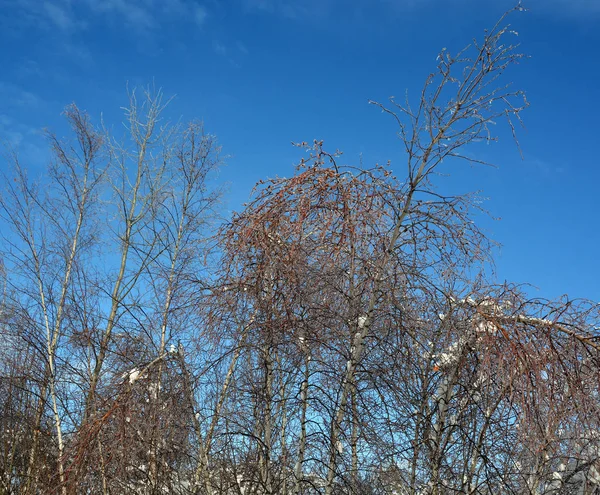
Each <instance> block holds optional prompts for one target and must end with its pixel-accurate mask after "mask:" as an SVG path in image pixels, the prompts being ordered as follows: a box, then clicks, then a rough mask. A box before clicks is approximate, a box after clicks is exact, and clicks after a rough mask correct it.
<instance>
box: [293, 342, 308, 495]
mask: <svg viewBox="0 0 600 495" xmlns="http://www.w3.org/2000/svg"><path fill="white" fill-rule="evenodd" d="M309 377H310V356H308V355H307V354H306V352H305V359H304V379H303V380H302V385H301V386H300V439H299V441H298V460H297V461H296V466H295V469H294V478H295V479H296V483H295V487H294V495H300V493H301V491H302V480H303V477H304V456H305V452H306V412H307V410H308V379H309Z"/></svg>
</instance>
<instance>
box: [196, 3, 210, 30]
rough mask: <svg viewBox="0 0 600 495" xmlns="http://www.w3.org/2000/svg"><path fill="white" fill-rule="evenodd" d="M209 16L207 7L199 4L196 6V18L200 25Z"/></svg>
mask: <svg viewBox="0 0 600 495" xmlns="http://www.w3.org/2000/svg"><path fill="white" fill-rule="evenodd" d="M207 17H208V12H207V11H206V8H204V7H202V6H201V5H197V6H196V7H195V8H194V20H195V21H196V24H198V26H202V25H203V24H204V23H205V22H206V18H207Z"/></svg>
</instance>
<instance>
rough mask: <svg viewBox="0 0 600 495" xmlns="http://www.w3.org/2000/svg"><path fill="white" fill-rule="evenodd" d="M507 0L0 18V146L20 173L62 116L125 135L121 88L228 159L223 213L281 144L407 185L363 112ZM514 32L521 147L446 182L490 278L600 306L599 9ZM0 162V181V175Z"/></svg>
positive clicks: (154, 1) (183, 1) (264, 2)
mask: <svg viewBox="0 0 600 495" xmlns="http://www.w3.org/2000/svg"><path fill="white" fill-rule="evenodd" d="M512 5H513V4H512V2H511V1H509V0H496V1H492V0H453V1H450V0H296V1H294V0H231V1H218V0H205V1H201V0H48V1H43V0H0V48H1V49H0V67H1V68H2V70H1V71H0V139H2V140H4V141H7V142H9V143H11V144H12V145H14V146H17V148H18V149H19V151H20V153H21V156H22V157H23V159H24V161H25V162H26V163H30V166H31V167H32V168H34V169H35V168H36V167H40V165H41V162H42V161H43V158H44V151H43V149H44V148H43V139H42V138H41V135H40V129H42V128H43V127H50V128H53V129H57V130H59V132H60V131H61V130H62V129H64V127H63V123H62V120H61V116H60V113H61V110H62V108H63V107H64V106H65V105H66V104H68V103H70V102H72V101H75V102H77V103H78V105H79V106H80V107H82V108H84V109H86V110H87V111H88V112H90V114H91V115H92V116H93V117H95V120H96V122H98V121H99V117H100V114H101V113H102V115H103V116H104V119H105V121H106V122H108V123H109V124H116V123H118V122H119V119H120V112H121V111H120V107H121V106H123V105H125V103H126V85H127V84H129V86H130V87H132V86H135V85H146V84H148V83H152V82H154V83H155V84H156V85H157V86H160V87H162V88H163V89H164V91H165V93H166V94H167V95H172V94H174V95H176V99H175V100H174V101H173V102H172V104H171V105H170V107H169V109H168V115H169V116H170V117H171V118H172V119H173V120H177V119H179V118H183V119H192V118H199V119H203V120H204V122H205V125H206V128H207V130H208V131H210V132H212V133H215V134H216V135H217V136H218V137H219V140H220V142H221V144H222V145H223V149H224V152H225V154H227V155H229V159H228V166H227V167H226V168H225V169H224V171H223V172H222V178H223V179H224V180H227V181H228V182H230V184H231V185H230V193H229V203H228V205H229V208H234V209H236V208H238V207H239V205H240V203H242V202H243V201H245V200H246V199H247V197H248V195H249V192H250V189H251V187H252V186H253V184H254V183H255V182H256V181H257V180H258V179H260V178H265V177H269V176H274V175H280V176H285V175H290V174H291V173H292V172H293V164H294V163H296V162H297V161H298V160H299V158H300V156H302V154H301V153H300V152H299V150H298V149H296V148H293V147H292V146H291V145H290V142H291V141H302V140H308V141H309V140H312V139H314V138H319V139H325V142H326V144H327V143H328V148H329V149H330V150H333V149H335V148H339V149H341V150H343V151H344V161H345V162H348V163H357V162H358V157H359V155H360V154H362V155H363V161H364V162H365V163H366V164H368V163H373V162H375V161H379V162H384V161H387V160H388V159H389V160H391V161H392V165H394V166H396V167H397V169H398V170H403V163H404V162H403V156H402V148H401V145H400V143H399V142H398V141H397V139H396V138H395V130H396V129H395V127H394V124H393V122H392V121H390V119H389V118H386V116H385V115H382V114H381V113H380V112H379V111H377V109H376V108H374V107H373V106H370V105H368V104H367V100H368V99H373V100H379V101H384V100H386V99H387V98H388V97H389V96H392V95H400V96H401V95H403V94H404V92H405V91H406V90H408V91H409V94H416V93H417V92H418V91H419V89H420V87H421V85H422V82H423V80H424V78H425V76H426V75H427V74H428V72H429V71H431V70H433V69H434V66H435V58H436V55H437V53H438V51H439V50H440V49H441V48H442V47H447V48H448V49H449V50H451V51H456V50H457V49H458V48H461V47H463V46H464V45H465V44H467V43H468V42H469V41H470V40H471V38H472V37H473V36H479V35H480V34H481V33H482V31H483V29H484V28H485V27H489V26H491V25H492V24H493V23H494V21H495V20H496V19H497V18H498V17H499V15H500V14H501V13H502V12H503V11H504V10H506V9H507V8H509V7H510V6H512ZM525 5H526V6H527V7H529V9H530V11H529V12H527V13H525V14H519V15H515V16H513V17H512V18H511V20H510V22H511V24H512V28H513V29H514V30H516V31H518V33H519V38H518V40H519V41H520V42H521V43H522V51H523V52H525V53H527V54H528V55H530V56H531V58H529V59H528V60H527V61H525V62H524V63H522V64H520V65H519V66H518V67H516V68H515V69H514V70H512V72H511V73H510V74H509V75H508V77H507V80H508V81H512V82H513V83H514V85H515V87H519V88H522V89H524V90H525V91H526V92H527V96H528V99H529V101H530V102H531V107H530V108H529V109H528V110H527V111H526V112H525V113H524V115H523V117H524V120H525V125H526V129H524V130H522V131H521V133H520V141H521V146H522V149H523V154H524V160H521V159H520V157H519V154H518V152H517V150H516V149H515V147H514V146H513V145H512V143H511V142H510V140H509V139H504V140H503V141H502V142H501V143H500V144H496V145H491V146H489V147H485V148H482V149H480V150H479V152H480V153H481V155H480V156H481V157H482V158H484V159H487V160H490V161H493V162H494V163H495V164H496V165H498V168H497V169H495V168H485V167H471V166H468V165H466V164H465V165H463V166H456V167H452V169H449V170H445V171H444V172H446V173H448V174H449V176H448V177H447V178H445V179H444V181H442V182H440V187H441V188H442V190H443V189H444V188H445V187H446V188H447V190H449V191H452V192H458V191H460V192H468V191H473V190H482V191H483V193H482V194H483V196H485V197H487V198H489V201H488V202H487V203H486V205H485V206H486V207H487V208H488V209H489V210H490V211H491V213H492V214H493V215H494V216H496V217H501V218H502V220H501V221H497V222H491V221H485V222H484V225H485V227H486V229H487V231H488V233H489V234H490V236H491V237H492V238H493V239H495V240H497V241H499V242H500V243H501V244H502V245H503V247H502V249H501V250H500V252H499V253H498V256H497V268H498V277H499V279H500V280H501V281H503V280H505V279H507V280H509V281H514V282H529V283H531V284H533V285H535V286H536V287H539V290H537V289H532V291H531V293H532V295H534V296H544V297H557V296H560V295H561V294H565V293H568V294H569V295H570V296H571V297H588V298H591V299H593V300H596V301H598V300H600V284H599V283H598V278H599V276H600V261H599V260H600V257H599V254H598V253H599V250H598V244H599V241H600V234H599V232H598V231H599V229H598V227H599V221H598V214H599V208H598V194H597V189H598V185H599V184H600V167H599V166H598V165H599V164H598V158H597V156H598V153H597V149H596V148H597V143H598V142H600V140H599V139H598V133H599V132H600V124H599V118H600V103H599V97H598V94H597V91H598V88H600V67H599V62H600V0H531V1H530V2H525ZM5 166H6V164H5V163H4V162H0V167H5Z"/></svg>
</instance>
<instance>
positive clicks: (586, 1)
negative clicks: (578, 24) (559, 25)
mask: <svg viewBox="0 0 600 495" xmlns="http://www.w3.org/2000/svg"><path fill="white" fill-rule="evenodd" d="M524 5H525V6H526V7H529V8H531V9H532V10H534V11H537V12H551V13H553V14H560V15H566V16H568V17H573V16H575V17H580V18H582V19H587V20H590V16H592V18H593V19H595V20H597V18H598V17H599V16H600V1H599V0H529V1H525V2H524Z"/></svg>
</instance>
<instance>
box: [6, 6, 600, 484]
mask: <svg viewBox="0 0 600 495" xmlns="http://www.w3.org/2000/svg"><path fill="white" fill-rule="evenodd" d="M504 22H505V18H502V19H501V21H500V22H499V23H498V24H497V25H496V26H495V27H494V28H493V29H492V30H490V31H488V32H486V34H485V37H484V39H483V40H482V41H481V42H474V43H473V45H471V46H470V47H468V48H467V49H465V50H464V51H462V52H460V53H459V54H458V55H456V56H452V55H450V54H449V53H448V51H447V50H445V49H444V50H443V51H442V52H441V53H440V56H439V57H438V60H439V65H438V68H437V71H436V72H434V73H433V74H432V75H431V76H430V77H428V78H427V80H426V83H425V85H424V88H423V91H422V93H421V94H420V97H419V98H418V101H417V102H416V104H411V102H410V101H409V99H407V100H406V101H405V102H404V103H398V102H396V101H395V100H392V101H391V103H390V105H389V106H386V105H383V104H379V103H375V104H376V105H378V106H379V107H380V108H381V109H382V110H384V111H385V112H386V113H388V114H390V115H392V116H393V118H394V120H395V122H396V123H397V125H398V135H399V138H400V140H401V142H402V144H403V148H404V151H405V154H406V169H405V173H403V174H398V177H397V176H396V175H395V174H396V173H398V172H399V171H398V170H395V171H393V170H392V168H391V165H390V164H387V165H384V166H380V165H375V166H372V167H364V166H361V167H353V166H348V165H341V164H340V163H338V162H340V160H341V159H340V154H339V153H338V152H336V153H328V152H327V151H326V150H325V148H324V145H323V143H322V142H320V141H315V142H314V143H312V144H311V145H309V144H307V143H301V144H299V147H300V148H301V149H303V150H304V151H305V152H306V158H304V159H303V160H302V161H301V163H300V164H299V166H298V168H297V170H296V173H295V174H294V175H293V176H292V177H290V178H276V179H270V180H266V181H261V182H260V183H259V184H258V185H257V187H256V189H255V191H254V194H253V197H252V199H251V201H250V202H249V204H247V205H244V209H243V210H242V211H241V212H239V213H235V214H233V216H232V217H231V218H230V219H229V220H228V221H226V222H225V223H222V224H221V225H218V222H217V219H218V216H217V207H218V202H219V198H220V191H219V190H218V188H217V187H215V184H216V182H215V181H214V173H215V172H216V171H217V169H218V168H219V166H220V164H221V158H220V149H219V147H218V145H217V143H216V140H215V138H214V137H213V136H211V135H209V134H207V133H205V132H204V130H203V128H202V126H201V125H200V124H198V123H191V124H189V125H187V126H169V125H166V124H164V123H163V122H162V121H161V118H162V115H163V110H164V106H165V105H164V104H163V102H162V96H161V94H160V93H154V94H153V93H151V92H146V93H144V95H143V97H142V98H141V99H140V98H138V97H136V93H135V92H133V93H131V94H130V100H131V101H130V105H129V107H128V110H127V112H126V120H127V135H126V136H125V137H124V138H123V139H116V138H115V137H114V136H112V135H111V134H110V133H108V132H107V131H105V130H100V129H96V128H95V127H94V126H93V125H92V123H91V121H90V119H89V118H88V116H87V115H86V114H85V113H84V112H82V111H80V110H79V109H78V108H77V107H75V106H71V107H69V108H67V110H66V112H65V115H66V118H67V120H68V122H69V124H70V125H71V130H72V139H71V140H63V139H59V138H57V137H56V136H54V135H52V134H50V135H49V136H48V137H49V142H50V145H51V151H52V160H51V162H50V165H49V167H48V171H47V174H46V176H44V178H43V179H41V181H40V182H36V181H33V180H31V179H30V177H29V176H28V173H27V169H26V168H25V167H24V166H23V165H22V164H21V163H20V162H19V159H18V157H17V156H16V155H14V156H11V157H10V162H11V164H12V167H11V172H10V173H9V175H7V176H6V177H5V181H4V183H5V186H4V188H3V190H2V192H1V194H0V215H1V217H2V222H3V225H4V226H6V229H5V228H4V227H3V231H2V241H1V242H2V244H1V247H0V281H1V283H2V296H1V299H0V338H1V343H0V447H1V449H0V492H1V493H20V494H28V495H32V494H53V493H56V494H61V495H67V494H76V493H77V494H79V493H89V494H97V493H102V494H105V495H106V494H128V493H132V494H133V493H136V494H137V493H139V494H162V493H174V494H181V495H183V494H190V495H191V494H203V495H217V494H218V495H229V494H237V495H248V494H256V495H262V494H289V495H292V494H293V495H300V494H306V495H307V494H325V495H331V494H357V495H358V494H365V495H367V494H378V495H379V494H381V495H417V494H418V495H450V494H457V493H463V494H471V495H476V494H477V495H484V494H485V495H491V494H518V495H526V494H538V495H542V494H544V495H550V494H563V493H564V494H567V493H573V494H582V495H588V494H589V495H591V494H593V493H599V490H600V435H599V434H598V431H599V429H600V378H599V377H600V333H599V331H598V325H599V321H600V314H599V313H600V308H599V307H598V305H596V304H593V303H590V302H586V301H571V300H568V299H566V298H565V299H564V300H559V301H544V300H539V299H531V298H529V297H528V295H527V293H526V291H525V290H524V289H522V288H521V287H519V286H516V285H510V284H507V283H505V284H502V285H498V284H495V283H494V280H493V276H492V275H491V274H490V269H489V268H490V266H491V265H492V262H493V260H492V258H491V254H492V244H491V242H490V241H489V240H488V239H487V238H486V237H485V235H484V234H483V233H482V231H480V230H479V229H478V227H477V225H476V224H475V223H474V221H473V218H474V212H475V211H477V210H478V208H479V206H478V205H479V201H478V199H477V197H476V196H473V195H465V196H447V195H444V194H442V193H440V192H439V191H438V189H436V188H435V187H434V184H433V181H432V176H433V174H435V173H436V172H437V171H438V170H439V168H440V167H441V166H442V164H443V166H444V167H446V166H455V165H456V163H457V162H459V161H460V160H468V161H470V162H479V160H478V159H476V158H474V157H473V155H472V154H471V153H470V152H469V151H467V150H468V147H469V145H470V144H472V143H477V142H479V141H481V140H492V139H494V136H492V134H491V133H490V126H491V125H492V124H493V123H495V122H496V121H497V120H498V119H500V118H506V119H508V121H509V123H510V129H511V131H512V132H513V133H514V128H513V127H512V121H517V122H518V121H519V112H520V111H521V110H522V109H523V108H524V107H525V106H526V101H525V99H524V95H523V94H522V93H521V92H519V91H513V90H512V89H511V88H510V87H509V86H502V85H501V81H500V77H501V76H502V74H503V73H504V72H505V70H506V69H508V68H509V66H511V65H512V64H514V63H515V62H517V61H518V60H520V58H521V57H520V55H519V54H518V53H516V52H515V47H514V46H512V45H510V44H505V41H504V40H505V39H506V38H507V37H510V36H512V33H511V31H510V30H509V29H508V28H505V27H504V25H503V23H504Z"/></svg>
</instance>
